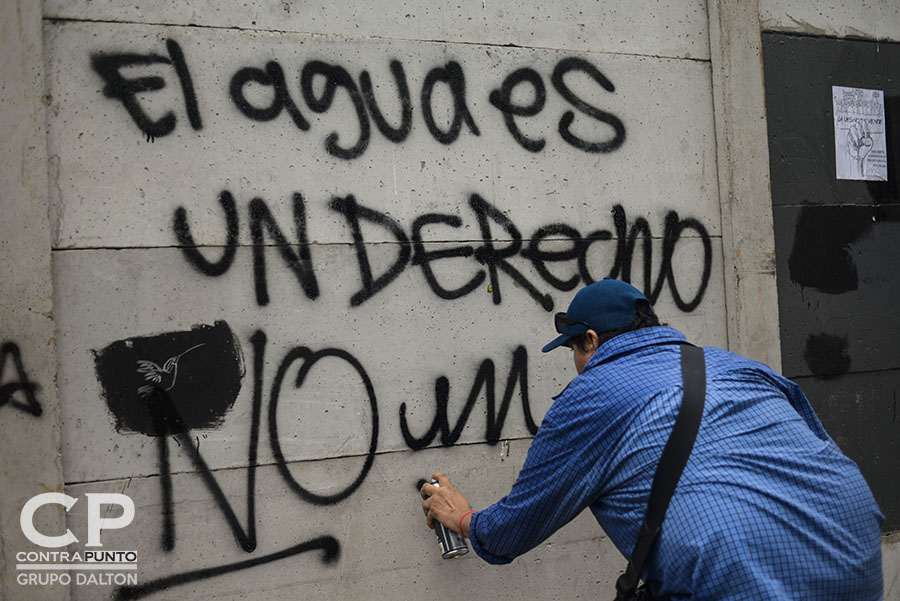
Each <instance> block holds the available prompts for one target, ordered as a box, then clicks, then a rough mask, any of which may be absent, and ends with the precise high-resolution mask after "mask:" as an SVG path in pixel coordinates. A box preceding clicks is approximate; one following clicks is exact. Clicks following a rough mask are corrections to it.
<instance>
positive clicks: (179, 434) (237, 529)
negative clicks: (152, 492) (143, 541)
mask: <svg viewBox="0 0 900 601" xmlns="http://www.w3.org/2000/svg"><path fill="white" fill-rule="evenodd" d="M151 403H152V404H151V411H152V413H153V415H155V416H156V417H157V419H158V420H159V421H160V423H165V424H169V425H174V426H175V432H174V434H173V436H174V437H175V439H176V440H177V441H178V442H179V444H180V446H181V448H182V449H183V450H184V452H185V453H187V455H188V457H189V458H190V460H191V463H192V464H193V466H194V469H195V470H196V473H197V474H198V475H199V476H200V478H201V480H203V483H204V484H205V485H206V488H207V489H208V490H209V492H210V493H211V494H212V496H213V498H214V499H215V502H216V505H217V506H218V508H219V511H221V512H222V515H223V516H224V517H225V521H226V522H227V523H228V526H229V528H231V532H232V534H233V535H234V537H235V539H236V540H237V543H238V545H239V546H240V547H241V548H242V549H243V550H244V551H247V552H248V553H250V552H251V551H253V550H254V549H256V506H255V503H254V502H253V499H255V497H256V461H255V456H256V450H255V449H253V448H251V453H250V456H251V457H252V458H253V459H254V460H253V461H250V462H249V465H248V466H247V530H246V531H245V530H244V527H243V526H242V525H241V522H240V520H239V519H238V517H237V515H236V514H235V512H234V508H233V507H232V506H231V503H230V502H229V501H228V497H226V496H225V493H224V492H223V491H222V487H221V486H219V482H218V480H216V477H215V476H214V475H213V473H212V470H210V469H209V465H207V463H206V461H205V460H204V459H203V455H201V454H200V450H199V449H198V448H195V447H194V441H193V440H191V436H190V428H189V427H188V426H187V425H185V424H184V423H182V421H181V416H180V415H179V412H178V409H177V408H176V407H175V405H174V404H173V403H172V400H171V399H170V397H169V395H168V393H167V392H166V391H164V390H161V389H157V391H156V393H155V394H154V395H153V397H152V400H151ZM253 410H254V412H256V415H254V416H253V424H252V425H251V437H250V441H251V445H256V444H257V442H258V436H253V432H252V428H253V427H254V426H255V428H256V429H257V430H259V415H258V413H259V410H260V407H259V406H257V404H256V399H254V406H253ZM160 439H162V440H164V441H165V442H164V443H159V444H158V447H157V449H158V451H159V465H160V470H161V474H160V486H161V487H162V489H163V490H162V492H163V503H164V507H163V516H164V519H163V549H165V550H167V551H170V550H171V549H173V548H174V547H175V528H174V508H173V507H172V505H171V503H172V491H171V473H170V472H169V471H168V470H169V462H168V444H169V442H168V439H167V438H166V437H165V436H160ZM163 470H166V471H163ZM166 503H168V505H165V504H166ZM166 516H169V517H168V518H167V517H166Z"/></svg>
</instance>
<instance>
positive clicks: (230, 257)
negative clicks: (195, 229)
mask: <svg viewBox="0 0 900 601" xmlns="http://www.w3.org/2000/svg"><path fill="white" fill-rule="evenodd" d="M219 204H220V205H222V210H223V211H224V212H225V234H226V238H227V240H226V242H225V250H224V251H223V252H222V256H221V258H219V260H218V261H209V260H207V259H206V257H204V256H203V254H202V253H201V252H200V249H199V248H198V247H197V242H196V241H195V240H194V236H193V234H191V226H190V225H189V224H188V220H187V210H186V209H185V208H184V207H178V208H177V209H175V220H174V223H173V224H172V229H173V230H174V232H175V238H176V239H177V240H178V244H179V246H180V248H181V253H182V255H183V256H184V258H185V260H187V262H188V263H190V264H191V265H192V266H193V267H194V268H195V269H197V270H198V271H200V273H203V274H206V275H208V276H213V277H215V276H219V275H222V274H223V273H225V272H226V271H228V268H229V267H231V264H232V263H233V262H234V256H235V254H236V253H237V244H238V214H237V207H236V205H235V202H234V197H233V196H232V195H231V193H230V192H229V191H228V190H223V191H222V193H221V194H219Z"/></svg>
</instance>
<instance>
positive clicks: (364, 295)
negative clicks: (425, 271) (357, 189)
mask: <svg viewBox="0 0 900 601" xmlns="http://www.w3.org/2000/svg"><path fill="white" fill-rule="evenodd" d="M329 206H330V207H331V208H332V209H333V210H335V211H337V212H338V213H341V214H342V215H343V216H344V217H345V218H346V219H347V224H348V225H349V226H350V231H351V232H352V235H353V246H354V247H355V249H356V260H357V263H358V264H359V273H360V277H361V279H362V288H361V289H360V290H359V291H358V292H356V293H355V294H354V295H353V296H352V297H350V306H352V307H356V306H358V305H361V304H362V303H364V302H365V301H366V300H368V299H370V298H372V297H373V296H374V295H375V294H377V293H378V291H380V290H382V289H383V288H384V287H385V286H387V285H388V284H390V283H391V282H392V281H394V279H396V278H397V276H398V275H400V274H401V273H402V272H403V270H404V269H405V268H406V264H407V263H408V262H409V257H410V254H411V252H412V251H411V249H410V244H409V238H407V237H406V233H405V232H404V231H403V228H402V227H400V225H399V224H398V223H397V222H396V221H394V220H393V219H391V218H390V217H388V216H387V215H385V214H384V213H381V212H379V211H376V210H374V209H370V208H368V207H363V206H360V205H359V204H358V203H357V202H356V198H355V197H354V196H353V195H348V196H346V197H344V198H340V197H337V196H336V197H334V198H332V199H331V203H330V204H329ZM360 219H365V220H366V221H370V222H372V223H376V224H378V225H381V226H382V227H384V228H386V229H388V230H389V231H390V232H391V233H392V234H393V235H394V237H395V238H396V239H397V242H398V243H399V244H398V250H399V254H398V255H397V259H396V260H395V261H394V263H393V264H392V265H391V266H390V267H389V268H388V269H387V271H385V272H384V273H383V274H381V275H380V276H378V277H377V278H374V279H373V277H372V267H371V266H370V264H369V254H368V251H367V250H366V244H365V241H364V240H363V235H362V229H361V228H360V223H359V220H360Z"/></svg>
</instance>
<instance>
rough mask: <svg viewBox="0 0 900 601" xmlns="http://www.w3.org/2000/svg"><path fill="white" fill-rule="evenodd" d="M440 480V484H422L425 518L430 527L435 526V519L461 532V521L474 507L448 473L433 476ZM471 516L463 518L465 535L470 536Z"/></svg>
mask: <svg viewBox="0 0 900 601" xmlns="http://www.w3.org/2000/svg"><path fill="white" fill-rule="evenodd" d="M432 478H433V479H435V480H437V481H438V485H439V486H434V485H432V484H429V483H427V482H426V483H425V484H423V485H422V488H421V489H420V490H419V494H421V495H422V499H424V501H422V510H423V511H424V512H425V520H426V522H428V527H429V528H434V520H437V521H439V522H440V523H442V524H443V525H444V526H446V527H447V528H449V529H450V530H453V531H454V532H459V521H460V519H461V518H462V517H463V516H465V514H466V513H467V512H468V511H469V510H470V509H471V508H472V507H471V505H469V502H468V501H467V500H466V498H465V497H464V496H462V494H461V493H460V492H459V491H458V490H456V488H454V487H453V485H452V484H450V479H449V478H447V475H446V474H441V473H437V474H434V475H433V476H432ZM468 522H469V518H466V519H465V520H463V532H460V534H462V535H463V536H468V530H469V524H468Z"/></svg>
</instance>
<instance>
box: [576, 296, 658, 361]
mask: <svg viewBox="0 0 900 601" xmlns="http://www.w3.org/2000/svg"><path fill="white" fill-rule="evenodd" d="M635 310H636V312H637V317H636V318H635V319H634V322H633V323H632V324H631V325H630V326H625V327H624V328H619V329H618V330H609V331H608V332H597V338H598V339H599V341H598V343H597V345H598V346H600V345H602V344H603V343H604V342H608V341H609V340H612V339H613V338H615V337H616V336H618V335H619V334H624V333H625V332H633V331H634V330H640V329H641V328H652V327H654V326H659V325H666V324H660V323H659V317H657V316H656V313H654V312H653V309H651V308H650V303H648V302H647V301H644V300H639V301H637V302H636V303H635ZM586 337H587V332H585V333H584V334H582V335H581V336H573V337H572V339H571V340H569V344H570V345H572V344H577V345H578V348H580V349H581V350H582V351H583V352H587V347H586V346H585V343H586V340H585V338H586Z"/></svg>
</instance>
